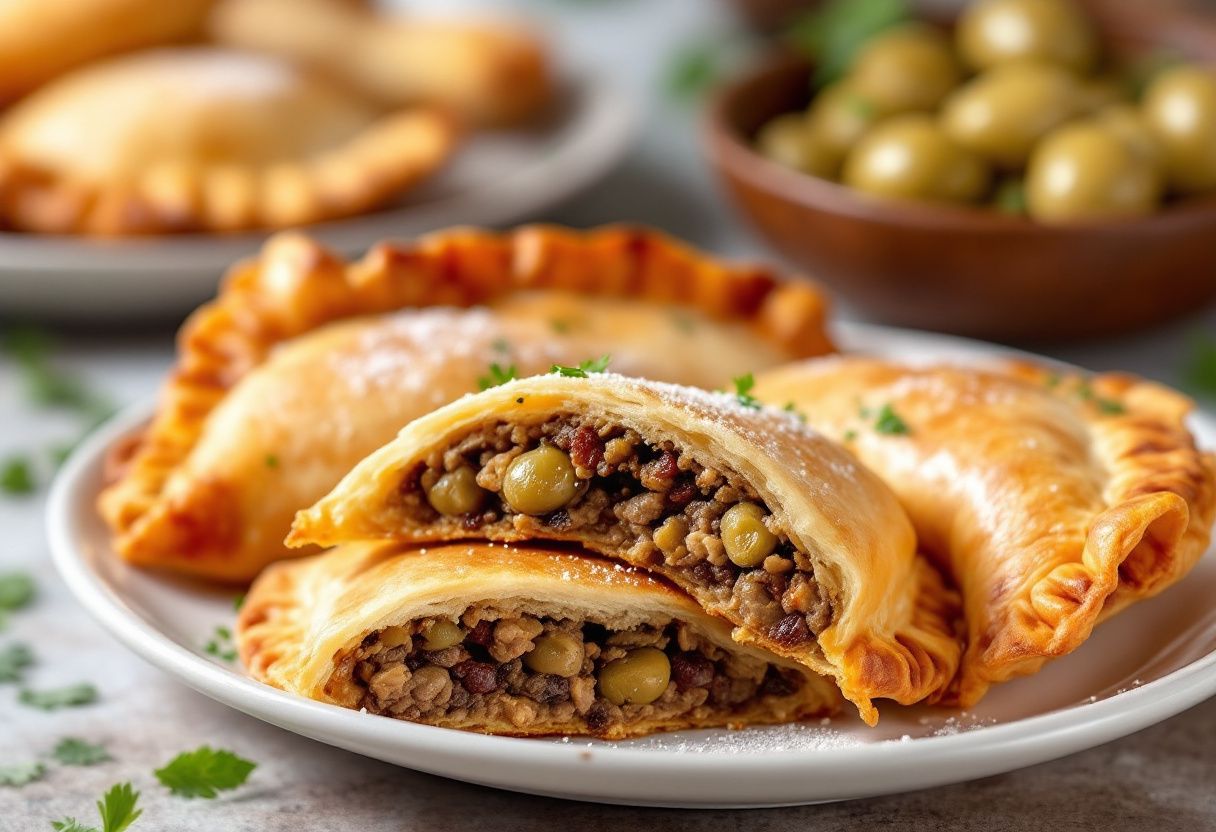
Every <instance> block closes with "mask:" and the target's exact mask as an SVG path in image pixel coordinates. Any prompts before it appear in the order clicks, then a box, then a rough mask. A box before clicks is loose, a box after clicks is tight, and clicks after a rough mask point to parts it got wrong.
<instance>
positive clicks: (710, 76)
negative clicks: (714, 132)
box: [665, 39, 722, 98]
mask: <svg viewBox="0 0 1216 832" xmlns="http://www.w3.org/2000/svg"><path fill="white" fill-rule="evenodd" d="M721 52H722V44H721V43H720V42H719V41H718V40H716V39H714V40H711V41H703V42H696V43H688V44H685V45H684V46H682V47H680V48H679V49H678V50H677V51H676V53H675V55H674V57H673V58H672V61H671V65H670V66H669V67H668V68H667V79H666V82H665V86H666V87H667V92H668V94H669V95H671V96H672V97H673V98H691V97H693V96H695V95H697V94H698V93H700V92H703V91H704V90H706V89H708V88H709V87H710V86H711V85H712V84H713V83H714V81H716V80H717V79H718V77H719V76H720V75H721V73H722V68H721V66H720V65H719V63H720V61H719V58H720V57H721Z"/></svg>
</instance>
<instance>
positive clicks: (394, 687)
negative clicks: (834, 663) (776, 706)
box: [344, 607, 803, 735]
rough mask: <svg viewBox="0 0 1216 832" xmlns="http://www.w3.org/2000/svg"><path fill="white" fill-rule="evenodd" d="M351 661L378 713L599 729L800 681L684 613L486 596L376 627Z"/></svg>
mask: <svg viewBox="0 0 1216 832" xmlns="http://www.w3.org/2000/svg"><path fill="white" fill-rule="evenodd" d="M430 648H435V649H430ZM344 664H346V665H347V666H349V667H351V669H352V673H353V680H354V682H355V683H356V685H357V686H358V687H359V688H361V689H362V690H363V695H362V699H361V701H360V702H359V706H360V707H362V708H366V709H367V710H368V711H369V712H371V713H375V714H382V715H385V716H391V717H396V718H398V719H407V720H413V721H423V722H425V721H440V722H444V723H447V724H453V723H454V724H465V725H478V724H492V723H494V722H498V721H505V722H507V723H509V724H510V725H512V726H514V727H516V728H519V729H520V730H521V731H523V730H525V729H527V728H528V727H529V726H533V725H538V724H544V723H551V724H552V723H557V724H562V725H573V726H579V725H581V726H583V728H582V729H581V731H580V732H582V733H588V734H599V735H604V734H610V733H612V729H613V727H615V726H620V725H632V724H637V723H640V722H643V721H648V720H656V719H664V718H670V717H679V716H685V715H688V716H699V717H704V716H707V715H709V714H723V713H725V714H730V713H733V712H737V711H740V710H741V709H742V708H743V707H744V706H748V705H753V704H756V703H757V700H758V699H766V698H770V697H778V698H785V697H789V696H792V695H794V694H796V693H797V692H798V691H799V689H800V688H801V686H802V684H803V678H802V676H801V675H800V674H798V673H795V672H790V671H788V670H782V669H779V668H776V667H774V666H773V665H770V664H768V663H766V662H764V661H762V660H760V659H755V658H752V657H750V656H742V655H739V654H733V653H728V652H727V651H725V650H723V649H721V648H720V647H718V646H717V645H715V644H713V643H712V642H709V641H707V640H706V639H704V638H702V637H701V636H700V635H698V634H697V633H696V632H694V631H693V630H692V629H691V628H689V627H687V626H686V625H685V624H682V623H680V622H677V621H668V622H665V623H657V624H654V625H647V626H639V627H634V628H631V629H627V630H611V629H607V628H605V627H603V626H601V625H598V624H594V623H589V622H579V621H572V620H569V619H560V620H557V619H551V618H538V617H534V616H531V615H517V616H510V617H500V616H498V615H497V614H496V613H494V612H493V611H489V610H486V609H482V608H477V607H474V608H471V609H469V610H467V611H466V612H465V613H464V614H463V615H462V616H461V617H460V619H459V620H457V621H452V620H450V619H442V618H427V619H420V620H418V621H415V622H411V623H410V624H408V625H405V626H401V627H390V628H388V629H386V630H381V631H380V632H376V633H373V634H371V635H369V636H368V637H367V638H365V639H364V640H363V642H362V644H360V645H359V647H358V648H356V650H355V651H354V653H353V655H352V656H350V657H349V660H348V661H346V662H344ZM546 671H550V672H546ZM552 671H556V672H552Z"/></svg>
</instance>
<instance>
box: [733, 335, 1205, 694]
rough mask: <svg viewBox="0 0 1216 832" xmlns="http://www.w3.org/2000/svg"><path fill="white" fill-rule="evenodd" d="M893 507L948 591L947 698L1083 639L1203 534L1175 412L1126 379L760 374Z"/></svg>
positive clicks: (998, 368) (1185, 562)
mask: <svg viewBox="0 0 1216 832" xmlns="http://www.w3.org/2000/svg"><path fill="white" fill-rule="evenodd" d="M755 394H756V395H757V396H758V397H759V398H761V399H764V400H765V401H767V402H770V403H773V404H783V403H786V402H792V403H793V405H794V406H795V407H797V408H798V409H799V410H800V411H801V412H803V413H804V414H805V415H806V417H807V419H808V420H809V421H810V423H811V424H812V425H814V426H815V427H816V428H818V429H820V430H822V431H824V433H826V434H827V435H829V436H832V437H835V438H837V439H839V440H841V441H843V442H844V443H845V444H846V445H847V446H848V448H849V449H850V450H852V451H853V452H854V453H856V454H857V456H858V458H860V459H861V461H862V462H864V463H865V464H866V465H867V466H869V467H870V468H871V469H872V470H873V471H875V472H876V473H877V474H878V475H879V476H881V477H882V478H883V479H884V480H885V482H886V483H887V484H888V485H889V486H890V487H891V488H892V489H893V490H894V491H895V493H896V494H898V495H899V497H900V500H901V502H902V503H903V505H904V507H905V508H906V509H907V510H908V513H909V515H910V516H911V518H912V522H913V523H914V524H915V525H916V529H917V532H918V534H919V537H920V540H921V545H922V547H924V549H925V550H926V551H927V552H928V553H930V554H931V555H934V556H936V557H937V559H938V561H939V563H941V564H942V566H943V568H945V569H947V570H948V571H949V572H950V573H951V574H952V575H953V577H954V580H955V582H956V583H957V584H958V586H959V588H960V589H961V590H962V594H963V601H964V604H965V610H966V619H967V631H968V646H967V652H966V656H965V657H964V660H963V667H962V672H961V674H960V682H959V685H958V690H957V691H956V692H954V694H953V695H952V698H954V699H957V701H958V702H959V703H960V704H962V705H963V706H970V705H971V704H974V703H975V702H976V701H977V700H978V699H979V698H980V697H981V696H983V694H984V692H985V691H986V690H987V688H988V687H989V685H991V684H992V683H994V682H1001V681H1004V680H1006V679H1009V678H1011V677H1013V676H1018V675H1023V674H1027V673H1033V672H1034V671H1036V670H1038V669H1039V668H1040V667H1041V666H1042V665H1043V663H1044V661H1046V660H1047V659H1049V658H1052V657H1056V656H1062V655H1064V654H1066V653H1070V652H1072V651H1073V650H1075V649H1076V648H1077V647H1079V646H1080V645H1081V644H1082V643H1083V642H1084V641H1085V640H1086V639H1087V638H1088V637H1089V635H1090V633H1091V631H1092V630H1093V627H1094V625H1095V624H1097V623H1098V622H1099V621H1101V620H1102V619H1104V618H1107V617H1109V616H1111V615H1114V614H1115V613H1117V612H1118V611H1120V610H1121V609H1123V608H1125V607H1126V606H1127V605H1128V604H1130V603H1132V602H1133V601H1136V600H1138V599H1140V598H1146V597H1149V596H1152V595H1155V594H1157V593H1158V592H1160V591H1162V590H1163V589H1165V588H1166V587H1168V586H1170V585H1171V584H1173V583H1174V582H1175V581H1177V580H1178V579H1179V578H1181V577H1182V576H1183V575H1185V574H1186V573H1187V571H1188V570H1190V568H1191V567H1192V566H1193V565H1194V564H1195V562H1196V560H1197V559H1198V558H1199V557H1200V555H1202V554H1203V552H1204V550H1205V549H1206V548H1207V545H1208V541H1209V535H1210V530H1211V527H1212V523H1213V519H1214V517H1216V462H1214V460H1216V457H1213V455H1212V454H1210V453H1204V452H1202V451H1200V450H1199V449H1198V448H1197V447H1196V445H1195V439H1194V437H1193V436H1192V435H1191V433H1190V431H1189V430H1188V429H1187V427H1186V421H1185V420H1186V414H1187V412H1188V411H1189V410H1190V408H1191V406H1192V403H1191V402H1190V401H1189V400H1188V399H1187V398H1186V397H1184V396H1182V395H1179V394H1178V393H1175V392H1173V391H1171V390H1168V389H1166V388H1165V387H1162V386H1161V385H1158V384H1152V383H1149V382H1145V381H1140V380H1137V379H1134V378H1131V377H1128V376H1118V375H1099V376H1093V377H1088V378H1087V377H1084V376H1082V375H1079V374H1076V373H1070V372H1059V371H1056V370H1052V369H1048V368H1044V367H1037V366H1034V365H1031V364H1000V365H995V364H994V365H993V366H990V367H987V368H983V367H961V366H949V365H933V366H917V367H913V366H905V365H902V364H899V363H895V362H889V361H883V360H879V359H871V358H862V357H847V358H845V357H841V358H831V359H824V360H815V361H808V362H802V363H800V364H796V365H792V366H790V367H785V368H779V369H776V370H772V371H770V372H767V373H760V374H758V376H757V379H756V388H755Z"/></svg>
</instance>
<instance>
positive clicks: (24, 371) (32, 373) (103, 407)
mask: <svg viewBox="0 0 1216 832" xmlns="http://www.w3.org/2000/svg"><path fill="white" fill-rule="evenodd" d="M3 346H4V351H5V352H6V353H8V355H9V356H10V357H12V359H13V360H14V361H15V362H16V364H17V368H18V369H19V370H20V372H21V375H22V377H23V379H24V381H25V387H26V392H27V393H28V395H29V397H30V399H31V401H33V402H34V403H35V404H38V405H42V406H44V407H60V408H64V409H67V410H73V411H76V412H77V413H80V414H82V415H83V416H85V417H86V418H87V419H88V420H89V422H90V424H91V425H94V426H95V425H97V424H98V423H100V422H101V421H103V420H105V419H106V418H108V417H109V416H110V414H112V413H113V412H114V408H113V407H112V406H111V405H110V404H109V403H108V402H106V401H105V400H103V399H102V398H101V397H100V396H98V395H96V394H95V393H93V392H92V391H91V390H89V388H88V387H87V386H86V385H85V384H83V383H82V382H81V381H80V380H79V379H77V378H76V377H75V376H71V375H68V374H66V373H63V372H61V371H59V370H56V369H55V368H54V367H53V366H52V365H51V361H50V353H51V347H52V343H51V339H50V338H49V337H48V336H47V335H46V334H45V333H43V332H41V331H39V330H36V329H28V328H26V329H17V330H13V331H12V332H10V333H8V335H7V336H6V337H5V339H4V342H3Z"/></svg>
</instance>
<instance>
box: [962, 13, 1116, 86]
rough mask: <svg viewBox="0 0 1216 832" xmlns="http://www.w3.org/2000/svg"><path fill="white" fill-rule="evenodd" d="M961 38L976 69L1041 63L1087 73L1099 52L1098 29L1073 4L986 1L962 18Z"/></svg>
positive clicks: (966, 52) (963, 51) (965, 58)
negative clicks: (1027, 61) (1025, 62)
mask: <svg viewBox="0 0 1216 832" xmlns="http://www.w3.org/2000/svg"><path fill="white" fill-rule="evenodd" d="M956 38H957V41H958V50H959V53H960V54H961V55H962V56H963V60H964V61H966V63H967V64H968V65H969V66H971V67H973V68H975V69H988V68H990V67H994V66H999V65H1001V64H1007V63H1011V62H1014V61H1024V60H1035V61H1046V62H1050V63H1054V64H1058V65H1060V66H1062V67H1066V68H1068V69H1072V70H1076V71H1078V72H1084V71H1085V70H1087V69H1089V68H1090V67H1091V66H1093V63H1094V61H1095V59H1096V57H1097V52H1098V41H1097V36H1096V35H1095V33H1094V29H1093V27H1092V26H1091V25H1090V22H1089V21H1088V20H1087V19H1086V17H1085V15H1084V14H1082V13H1081V11H1080V9H1078V8H1077V7H1076V6H1075V5H1074V4H1073V3H1071V2H1069V0H980V2H978V3H973V4H971V5H970V6H969V7H968V8H967V10H966V11H964V12H963V14H962V16H961V17H960V18H959V21H958V28H957V30H956Z"/></svg>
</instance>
